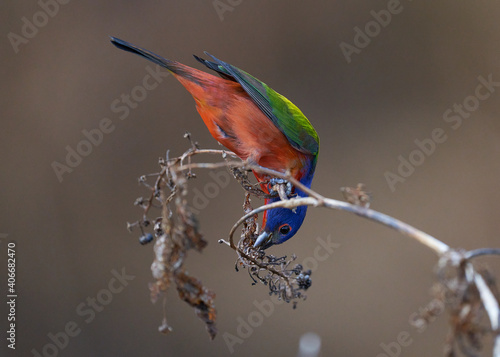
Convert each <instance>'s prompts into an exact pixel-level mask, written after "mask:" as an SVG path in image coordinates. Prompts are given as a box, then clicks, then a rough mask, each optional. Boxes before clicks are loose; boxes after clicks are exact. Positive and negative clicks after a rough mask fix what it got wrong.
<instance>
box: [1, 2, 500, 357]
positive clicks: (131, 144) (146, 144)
mask: <svg viewBox="0 0 500 357" xmlns="http://www.w3.org/2000/svg"><path fill="white" fill-rule="evenodd" d="M389 3H391V2H389ZM42 4H43V1H42ZM47 4H52V5H50V6H52V7H50V6H49V7H47V6H45V8H46V10H43V6H42V7H41V5H40V4H39V3H37V2H2V3H1V4H0V14H1V15H0V16H1V17H2V21H0V29H1V33H2V34H3V36H4V37H3V41H1V44H0V46H1V58H2V66H1V67H0V73H1V78H2V81H1V85H0V90H1V98H2V105H1V107H0V114H1V120H2V127H1V128H2V129H1V130H0V146H1V150H2V155H1V158H0V163H1V167H2V174H1V175H0V197H1V199H2V205H1V207H2V214H1V215H0V233H2V234H8V236H7V238H4V239H3V241H2V242H1V243H0V248H1V249H0V252H1V257H0V263H1V264H2V265H1V266H0V269H1V271H3V272H5V270H6V264H7V263H6V250H5V248H6V243H7V242H8V241H15V242H16V250H17V252H16V254H17V255H16V257H17V290H18V294H19V298H18V304H17V341H16V342H17V344H16V346H17V348H16V351H15V353H13V351H11V350H10V349H7V348H6V347H5V345H4V342H5V331H6V329H7V318H6V316H7V310H6V308H5V303H2V304H0V306H2V307H1V308H0V331H2V332H1V333H0V336H1V340H2V343H1V345H2V346H1V347H2V351H3V352H1V353H0V354H2V355H4V353H5V354H6V355H9V356H10V355H18V356H28V355H30V356H31V355H36V353H39V354H41V355H46V356H52V355H59V356H137V355H144V356H224V355H230V354H231V353H230V349H229V348H228V345H227V343H226V341H225V339H224V335H225V334H226V336H228V335H227V334H232V335H234V336H236V337H238V332H237V329H238V326H239V324H240V321H241V319H243V320H245V321H248V319H249V316H253V317H255V316H257V315H256V313H255V311H258V310H257V309H256V307H255V305H254V302H262V301H263V300H267V299H268V295H267V288H266V287H264V286H262V285H257V286H251V280H250V279H249V277H248V275H247V273H246V272H245V271H242V272H239V273H236V272H235V271H234V261H235V254H234V253H233V252H232V251H231V250H230V249H228V248H227V247H224V246H221V245H218V244H217V243H216V241H217V239H219V238H223V237H225V236H226V235H227V232H228V231H229V229H230V227H231V226H232V224H233V221H234V220H236V219H237V218H238V217H239V215H240V213H241V212H240V209H241V203H242V190H241V188H240V187H239V186H238V184H237V183H235V182H232V183H231V184H230V185H229V186H228V187H226V188H224V189H221V190H220V194H219V195H218V196H217V197H215V198H213V199H210V200H209V202H208V205H207V207H206V208H205V209H204V210H202V211H201V212H200V221H201V226H202V230H203V232H204V234H205V237H206V239H207V240H208V241H209V243H210V244H209V246H208V247H207V249H206V250H205V252H204V253H203V254H198V253H194V252H193V253H192V254H191V255H190V256H189V264H188V265H189V271H190V272H191V273H192V274H193V275H195V276H197V277H199V278H200V279H202V281H203V282H204V284H205V285H206V286H208V287H210V288H212V289H213V290H214V291H215V292H216V293H217V300H216V306H217V310H218V328H219V335H218V336H217V338H216V339H215V341H213V342H210V341H209V339H208V335H207V334H206V332H205V328H204V326H203V324H202V323H201V322H200V321H199V320H198V319H197V317H196V316H195V315H194V313H193V312H192V310H191V309H190V308H189V307H188V306H187V305H186V304H185V303H183V302H181V301H179V300H178V298H177V296H176V294H175V293H174V292H173V291H171V292H170V293H169V294H168V295H167V303H166V311H167V317H168V319H169V323H170V324H171V325H172V326H173V327H174V331H173V332H172V333H171V334H170V335H168V336H164V335H161V334H160V333H158V332H157V326H158V325H159V324H160V322H161V319H162V304H161V303H157V304H156V305H153V304H151V302H150V299H149V291H148V288H147V284H148V282H150V281H152V277H151V274H150V264H151V261H152V257H153V252H152V248H153V245H148V246H144V247H143V246H140V245H139V243H138V241H137V238H138V236H139V234H138V233H135V234H129V233H128V232H127V231H126V222H127V221H134V220H136V219H138V218H139V216H140V211H139V209H138V208H137V207H134V206H133V202H134V200H135V198H136V197H139V196H141V195H145V194H146V191H145V189H144V188H142V187H140V186H138V185H137V178H138V177H139V176H140V175H142V174H146V173H151V172H155V170H156V169H157V158H158V157H159V156H162V155H164V153H165V151H166V150H167V149H171V152H172V153H173V154H179V153H181V152H182V151H184V150H185V149H186V148H187V147H188V143H187V141H186V140H185V139H183V137H182V135H183V133H184V132H185V131H186V130H189V131H190V132H191V133H192V134H193V137H194V138H195V139H196V140H197V141H198V142H199V143H200V145H201V146H202V147H206V148H216V147H217V143H216V142H215V141H214V140H213V138H212V137H211V136H210V135H209V133H208V131H207V130H206V128H205V126H204V125H203V123H202V121H201V119H200V118H199V116H198V114H197V113H196V110H195V109H194V103H193V100H192V98H191V97H190V95H189V94H188V93H187V92H186V91H185V90H184V88H182V87H181V85H180V84H179V83H177V81H175V80H174V79H173V78H172V77H170V76H169V77H166V78H164V80H163V81H162V83H160V84H159V85H158V86H157V88H155V89H154V90H151V91H147V97H146V98H145V99H144V100H143V101H141V102H140V103H138V105H137V107H136V108H134V109H131V110H130V113H129V115H128V116H127V117H126V118H124V119H123V120H121V119H120V118H119V116H120V113H116V112H113V111H112V109H111V106H112V103H113V102H114V101H115V100H116V99H119V98H120V97H121V95H122V94H130V93H131V91H132V90H133V89H134V88H136V87H137V86H139V85H142V80H143V78H144V77H145V75H146V74H147V73H148V72H147V67H151V68H154V66H153V65H151V64H150V63H148V62H147V61H145V60H143V59H141V58H139V57H137V56H133V55H131V54H127V53H124V52H121V51H119V50H117V49H116V48H114V47H113V46H112V45H111V44H110V43H109V38H108V36H109V35H112V36H117V37H120V38H123V39H125V40H128V41H130V42H132V43H135V44H137V45H139V46H141V47H144V48H147V49H150V50H152V51H153V52H156V53H158V54H160V55H163V56H165V57H168V58H172V59H175V60H178V61H180V62H183V63H185V64H187V65H192V66H194V67H197V68H201V65H200V64H198V63H197V62H196V61H195V60H194V59H193V58H192V56H191V55H192V54H198V55H202V54H203V51H204V50H206V51H209V52H211V53H212V54H214V55H216V56H217V57H219V58H221V59H223V60H225V61H227V62H229V63H232V64H234V65H236V66H238V67H240V68H242V69H244V70H246V71H248V72H250V73H252V74H253V75H255V76H256V77H258V78H260V79H262V80H264V81H265V82H266V83H267V84H269V85H270V86H271V87H272V88H274V89H276V90H277V91H279V92H280V93H282V94H284V95H286V96H287V97H288V98H289V99H290V100H292V101H293V102H294V103H295V104H297V105H298V106H299V107H300V108H301V109H302V111H303V112H304V113H305V114H306V115H307V116H308V118H309V119H310V121H311V122H312V123H313V125H314V126H315V128H316V130H317V131H318V133H319V135H320V137H321V152H320V158H319V163H318V168H317V171H316V176H315V181H314V183H313V188H315V189H316V190H317V191H319V192H320V193H322V194H324V195H327V196H330V197H333V198H340V197H341V195H340V192H339V188H340V187H341V186H345V185H351V186H352V185H355V184H356V183H358V182H364V183H365V184H367V185H368V187H369V189H370V191H371V192H373V196H374V202H373V204H372V207H373V208H374V209H377V210H380V211H382V212H385V213H388V214H390V215H394V216H395V217H397V218H399V219H402V220H403V221H406V222H408V223H410V224H413V225H415V226H416V227H419V228H421V229H422V230H424V231H426V232H428V233H430V234H432V235H434V236H436V237H438V238H440V239H442V240H443V241H444V242H446V243H447V244H449V245H451V246H454V247H464V248H468V249H472V248H479V247H498V236H499V231H500V219H499V217H500V193H499V190H498V184H497V182H498V178H499V177H500V160H499V155H500V123H499V121H498V117H499V115H500V106H499V104H498V103H499V100H500V87H497V88H493V91H494V92H493V93H490V97H489V98H488V99H485V100H481V101H479V102H478V104H477V106H478V108H477V110H475V111H474V112H472V113H468V114H470V116H469V118H467V119H464V121H463V123H462V125H461V126H460V127H459V128H457V129H456V130H454V129H453V128H452V124H453V123H454V122H450V123H448V122H446V121H444V120H443V114H444V113H445V112H446V110H448V109H453V105H454V104H455V103H458V104H462V103H463V101H464V99H466V98H467V97H468V96H471V95H475V89H476V87H477V86H478V84H479V81H478V77H479V76H483V77H484V78H485V79H487V77H488V75H490V74H491V75H492V78H493V80H494V81H500V67H499V65H498V63H499V60H500V45H499V44H500V23H499V21H498V13H499V10H500V5H499V4H498V3H497V2H494V1H479V2H457V1H448V0H446V1H439V2H421V1H413V2H411V1H402V2H401V4H400V7H398V9H399V10H401V11H400V12H399V13H397V14H395V15H392V18H391V22H390V24H388V25H387V26H386V27H383V28H381V29H380V31H379V33H378V34H377V35H375V36H374V37H373V38H371V42H370V43H369V44H368V45H367V46H366V47H365V48H363V49H361V50H360V53H357V54H352V57H351V62H350V63H348V62H347V61H346V58H345V56H344V54H343V53H342V50H341V48H340V44H341V43H342V42H345V43H348V44H351V45H353V44H354V43H353V40H354V36H355V27H359V28H360V29H363V32H364V31H365V30H364V28H365V25H366V24H367V23H369V22H370V21H373V19H374V17H373V15H372V14H371V13H370V12H371V11H372V10H373V11H375V12H379V11H381V10H383V9H387V7H388V1H386V0H384V1H364V2H363V3H358V2H349V1H335V2H322V1H317V2H299V1H285V0H280V1H271V2H269V1H261V0H259V1H248V0H243V1H236V0H232V1H229V0H221V1H216V2H213V1H193V0H183V1H170V2H164V3H163V2H158V1H143V2H132V1H109V2H83V3H82V2H77V1H72V2H69V3H68V4H60V5H58V8H56V7H54V5H53V4H54V2H50V1H47ZM57 4H59V3H57ZM221 4H225V8H223V7H222V6H223V5H221ZM217 7H218V8H220V9H219V11H220V12H221V11H224V9H226V10H225V12H223V13H218V12H217V9H216V8H217ZM47 9H48V10H47ZM40 12H43V13H45V14H47V13H49V15H43V14H41V15H40ZM51 14H52V15H53V16H51ZM34 16H35V19H34V18H33V17H34ZM24 17H25V18H26V19H27V21H28V22H31V23H33V22H34V21H35V22H37V23H38V25H40V26H38V27H36V28H35V29H33V28H32V29H31V32H30V29H29V28H28V27H26V28H25V29H24V32H25V34H28V35H29V36H31V38H27V37H26V36H25V35H23V26H28V25H25V23H26V22H23V18H24ZM371 29H372V30H373V31H376V27H373V28H371ZM34 32H36V33H34ZM11 33H12V34H16V35H17V37H16V36H14V35H12V34H11ZM9 34H11V35H10V37H9ZM13 36H14V37H13ZM20 37H22V38H24V41H22V40H20V39H19V38H20ZM13 38H14V39H15V40H14V43H15V45H13V44H12V43H11V40H12V39H13ZM16 41H21V42H16ZM16 50H17V53H16ZM483 90H484V89H483ZM481 93H483V92H481ZM484 93H487V92H486V91H485V92H484ZM469 99H470V98H469ZM470 103H472V104H474V100H473V99H470V101H469V104H470ZM474 109H476V108H474ZM103 118H109V119H110V120H111V122H112V124H113V125H114V131H113V132H111V133H109V134H106V135H104V137H103V140H102V142H101V143H100V144H99V145H98V146H95V147H93V149H92V152H91V153H90V155H88V156H87V157H84V158H83V160H82V161H81V163H80V164H79V165H77V166H76V167H75V168H73V171H72V172H71V173H65V174H63V176H62V182H60V180H58V178H57V176H56V174H55V172H54V170H53V168H52V166H51V165H52V164H53V163H54V162H55V161H56V162H59V163H61V164H66V163H65V160H66V159H65V157H66V154H67V151H66V147H67V146H70V147H71V148H73V149H75V148H76V147H77V145H78V144H79V143H80V142H81V141H82V140H83V139H85V136H84V135H83V133H82V131H83V130H91V129H95V128H97V127H99V123H100V122H101V120H102V119H103ZM436 128H442V129H443V130H444V132H445V134H446V135H447V140H446V141H445V142H444V143H442V144H438V145H437V147H436V149H435V151H434V152H433V153H432V154H431V155H429V156H426V157H425V161H424V163H423V164H421V165H420V166H418V167H416V168H415V171H414V173H413V174H412V175H411V176H409V177H408V178H407V179H406V180H405V182H403V183H397V184H396V185H395V190H394V192H393V190H391V189H390V187H389V185H388V183H387V180H386V178H385V177H384V174H385V173H386V172H388V171H390V172H392V173H394V174H397V173H398V165H399V161H398V157H399V155H402V156H403V157H404V158H406V159H408V157H409V155H410V153H411V152H412V151H413V150H415V149H417V147H416V145H415V143H414V141H415V140H416V139H418V140H423V139H428V138H430V137H431V133H432V131H433V130H434V129H436ZM199 176H200V179H199V180H197V181H196V182H193V184H194V186H193V187H197V188H199V189H200V190H203V188H204V186H203V185H204V183H206V182H210V177H209V176H208V175H207V173H199ZM329 236H330V237H331V240H332V241H333V242H335V243H337V244H339V247H338V248H337V249H336V250H335V251H334V253H333V254H331V255H330V256H329V257H328V259H326V260H324V261H321V262H319V263H318V266H317V269H316V270H315V271H314V273H313V275H312V278H313V285H312V287H311V289H310V290H309V291H308V294H307V295H308V298H307V300H306V301H305V302H301V303H299V305H298V308H297V309H296V310H293V309H292V307H291V306H289V305H279V306H278V305H277V306H275V309H274V312H273V313H272V314H270V316H268V317H264V319H263V321H261V323H260V324H259V326H257V327H255V328H253V331H252V333H251V334H249V335H246V336H244V338H242V340H241V341H240V342H242V343H237V344H235V345H234V346H233V348H234V353H233V354H234V355H236V356H256V355H263V356H270V355H275V356H294V355H296V351H297V347H298V341H299V339H300V336H302V335H303V334H304V333H307V332H314V333H317V334H318V335H319V336H320V337H321V339H322V349H321V351H322V352H321V353H322V356H331V355H336V356H377V355H379V354H383V353H386V352H384V350H383V348H382V347H381V344H390V343H391V342H393V341H396V339H397V336H398V335H399V334H400V333H401V332H402V331H406V332H408V334H409V335H410V338H411V343H409V345H408V346H405V347H401V351H400V352H398V355H401V356H422V355H433V356H439V355H441V350H442V345H443V341H444V339H445V336H446V333H447V328H448V327H447V317H446V316H445V315H444V314H443V315H442V316H440V317H439V318H438V319H437V320H436V321H434V322H433V323H432V324H431V325H430V326H429V327H428V328H427V329H426V330H425V331H424V332H418V331H417V330H415V328H413V327H411V326H410V325H409V323H408V319H409V317H410V315H412V314H413V313H414V312H416V311H418V310H419V308H421V307H424V306H425V305H426V304H428V303H429V301H430V300H431V299H432V297H431V295H430V288H431V286H432V284H433V282H434V281H435V276H434V273H433V266H434V265H435V263H436V256H435V255H434V254H433V253H432V252H431V251H430V250H428V249H427V248H425V247H423V246H421V245H419V244H417V243H415V242H414V241H411V240H409V239H407V238H405V237H402V236H401V235H399V234H397V233H395V232H393V231H391V230H389V229H387V228H384V227H381V226H379V225H375V224H373V223H371V222H368V221H365V220H362V219H360V218H357V217H353V216H350V215H347V214H345V213H340V212H332V211H327V210H323V209H310V210H309V213H308V217H307V219H306V221H305V224H304V226H303V228H302V229H301V231H300V233H299V234H298V235H297V236H296V237H295V238H294V239H292V240H291V241H289V242H287V243H286V244H284V245H281V246H276V247H274V248H273V249H272V250H271V251H270V252H272V253H274V254H277V255H283V254H288V255H290V254H292V253H296V254H297V255H298V260H299V261H302V260H304V259H306V258H308V257H312V256H313V254H314V249H315V248H316V247H317V245H318V243H317V238H318V237H319V238H321V239H323V240H326V239H327V237H329ZM482 261H484V262H486V263H487V264H488V266H489V267H490V268H491V269H492V270H493V271H494V272H495V273H496V275H497V276H498V274H499V273H500V264H499V261H498V258H497V259H489V260H488V259H484V258H483V259H482ZM122 269H125V272H126V274H127V275H129V276H133V277H134V278H133V279H132V280H129V281H127V283H126V284H127V286H124V287H123V289H122V290H121V291H120V292H117V293H110V292H109V291H110V290H109V289H110V288H109V287H108V285H109V284H110V282H112V284H115V285H113V286H112V288H113V289H114V290H115V291H116V290H117V289H118V287H121V286H120V284H119V283H117V282H116V281H115V280H112V279H113V273H112V271H113V270H115V271H117V272H121V271H122ZM1 276H3V277H4V278H2V279H1V284H2V286H1V287H0V291H2V294H4V291H5V290H6V278H5V275H4V273H2V275H1ZM89 298H90V299H96V298H97V299H100V300H101V301H105V302H106V303H107V305H105V306H104V308H102V304H99V302H97V305H98V309H93V308H90V307H89V305H88V301H90V300H87V299H89ZM3 299H4V298H2V300H3ZM82 304H83V305H82ZM97 310H102V311H97ZM91 311H93V313H94V315H93V313H92V312H91ZM92 316H93V318H92V319H91V317H92ZM86 320H90V321H86ZM71 321H72V322H73V324H71V323H70V329H71V326H72V327H73V328H75V326H77V327H76V329H77V331H79V334H78V335H77V336H75V337H69V338H68V341H65V338H64V337H61V334H60V332H61V331H64V329H65V328H66V326H67V324H68V323H69V322H71ZM240 332H241V331H240ZM50 334H53V335H55V336H59V337H60V342H59V343H60V344H61V345H62V346H63V347H61V348H57V350H54V349H51V348H50V347H47V345H48V344H54V342H52V341H51V339H50V336H51V335H50ZM240 337H241V336H240ZM44 348H45V353H44ZM34 350H36V351H37V352H34ZM382 356H383V355H382Z"/></svg>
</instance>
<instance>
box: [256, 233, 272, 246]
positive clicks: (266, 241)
mask: <svg viewBox="0 0 500 357" xmlns="http://www.w3.org/2000/svg"><path fill="white" fill-rule="evenodd" d="M272 238H273V234H272V233H269V232H266V231H264V232H263V233H261V234H260V236H258V237H257V240H256V241H255V243H254V245H253V247H254V248H261V249H266V248H269V247H270V246H271V245H272V243H271V239H272Z"/></svg>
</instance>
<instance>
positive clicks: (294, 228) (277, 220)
mask: <svg viewBox="0 0 500 357" xmlns="http://www.w3.org/2000/svg"><path fill="white" fill-rule="evenodd" d="M315 166H316V159H314V160H312V162H308V163H307V164H306V165H305V167H304V170H303V172H304V174H303V175H302V179H300V182H301V183H302V184H304V185H305V186H307V187H311V182H312V179H313V176H314V169H315ZM294 190H295V192H294V193H295V194H296V195H297V196H298V197H307V194H305V193H304V192H302V191H301V190H299V189H296V188H295V189H294ZM279 200H280V198H279V197H273V198H271V199H267V200H266V202H265V203H266V204H268V203H273V202H277V201H279ZM306 213H307V206H299V207H296V208H295V209H293V210H291V209H288V208H281V207H280V208H273V209H270V210H267V211H266V212H264V219H263V222H262V225H263V229H262V231H261V233H260V235H259V237H258V238H257V240H256V241H255V244H254V248H260V249H267V248H269V247H270V246H272V245H275V244H281V243H283V242H286V241H287V240H289V239H290V238H292V237H293V236H294V235H295V234H296V233H297V232H298V230H299V228H300V226H301V225H302V222H304V218H305V217H306Z"/></svg>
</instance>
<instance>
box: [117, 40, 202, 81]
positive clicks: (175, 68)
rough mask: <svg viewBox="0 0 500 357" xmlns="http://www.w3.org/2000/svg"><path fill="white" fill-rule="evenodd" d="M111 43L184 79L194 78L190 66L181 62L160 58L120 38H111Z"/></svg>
mask: <svg viewBox="0 0 500 357" xmlns="http://www.w3.org/2000/svg"><path fill="white" fill-rule="evenodd" d="M111 43H112V44H113V45H115V46H116V47H117V48H119V49H120V50H124V51H126V52H131V53H134V54H136V55H139V56H141V57H144V58H146V59H147V60H150V61H151V62H153V63H155V64H157V65H159V66H162V67H164V68H166V69H168V70H169V71H171V72H173V73H175V74H178V75H180V76H182V77H186V78H189V77H192V76H193V72H192V71H189V70H188V69H191V68H189V67H188V66H185V65H183V64H181V63H179V62H176V61H172V60H169V59H166V58H163V57H161V56H158V55H157V54H155V53H153V52H151V51H148V50H145V49H144V48H140V47H137V46H136V45H133V44H131V43H130V42H127V41H124V40H120V39H119V38H116V37H112V36H111ZM193 79H194V78H193Z"/></svg>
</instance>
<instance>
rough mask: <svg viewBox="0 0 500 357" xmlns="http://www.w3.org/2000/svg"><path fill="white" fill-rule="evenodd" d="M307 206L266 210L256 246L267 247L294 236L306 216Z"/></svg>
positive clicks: (272, 200) (274, 199) (267, 201)
mask: <svg viewBox="0 0 500 357" xmlns="http://www.w3.org/2000/svg"><path fill="white" fill-rule="evenodd" d="M279 200H280V199H279V197H278V198H273V199H271V200H266V203H273V202H276V201H279ZM306 211H307V206H300V207H297V208H295V210H291V209H288V208H273V209H270V210H268V211H266V213H265V216H264V222H263V224H265V226H264V229H263V230H262V232H261V234H260V235H259V237H258V238H257V240H256V241H255V244H254V247H259V248H260V249H267V248H269V247H270V246H272V245H274V244H281V243H283V242H285V241H287V240H289V239H290V238H292V237H293V236H294V235H295V234H296V233H297V231H298V230H299V228H300V226H301V225H302V222H303V221H304V218H305V217H306Z"/></svg>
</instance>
